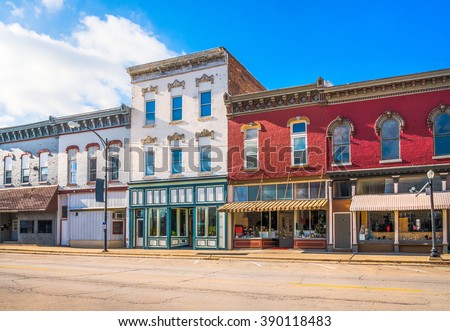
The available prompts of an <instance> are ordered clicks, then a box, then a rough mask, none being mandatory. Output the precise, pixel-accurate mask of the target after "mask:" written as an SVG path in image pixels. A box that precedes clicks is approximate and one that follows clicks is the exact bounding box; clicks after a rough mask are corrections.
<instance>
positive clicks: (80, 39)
mask: <svg viewBox="0 0 450 331" xmlns="http://www.w3.org/2000/svg"><path fill="white" fill-rule="evenodd" d="M0 40H2V42H1V43H0V72H1V73H2V74H1V75H0V86H2V88H1V89H0V100H1V101H0V127H4V126H8V125H15V124H23V123H29V122H32V121H40V120H44V119H47V118H48V116H49V115H53V116H61V115H68V114H75V113H79V112H84V111H91V110H96V109H104V108H109V107H115V106H119V105H120V104H121V103H122V102H126V103H129V98H130V86H129V80H130V78H129V77H128V74H127V73H126V70H125V68H126V66H129V65H135V64H139V63H145V62H150V61H155V60H161V59H164V58H168V57H172V56H175V55H178V54H177V53H175V52H173V51H170V50H169V49H167V47H166V46H165V45H164V44H163V43H161V42H160V41H159V40H158V39H157V38H156V37H154V36H153V35H151V34H149V33H146V32H145V31H144V30H143V29H142V28H140V27H139V26H138V25H136V24H134V23H133V22H131V21H129V20H127V19H125V18H118V17H114V16H107V17H106V19H105V20H101V19H99V18H98V17H93V16H89V17H86V18H84V19H83V20H82V21H81V25H80V27H79V29H78V30H77V31H75V32H74V33H73V34H72V36H71V38H69V39H68V40H56V39H52V38H51V37H49V36H47V35H43V34H38V33H36V32H34V31H31V30H27V29H25V28H24V27H22V26H21V25H19V24H11V25H5V24H3V23H2V22H0ZM12 118H14V121H12V120H11V119H12Z"/></svg>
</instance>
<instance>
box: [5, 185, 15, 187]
mask: <svg viewBox="0 0 450 331" xmlns="http://www.w3.org/2000/svg"><path fill="white" fill-rule="evenodd" d="M3 186H4V187H13V186H14V185H13V184H3Z"/></svg>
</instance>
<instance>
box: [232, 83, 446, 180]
mask: <svg viewBox="0 0 450 331" xmlns="http://www.w3.org/2000/svg"><path fill="white" fill-rule="evenodd" d="M441 103H444V104H447V105H449V104H450V91H439V92H430V93H421V94H412V95H406V96H398V97H390V98H381V99H374V100H367V101H359V102H350V103H344V104H337V105H328V106H317V105H315V106H309V107H299V108H294V109H284V110H277V111H271V112H261V113H255V114H249V115H241V116H238V117H235V118H231V119H230V120H229V121H228V130H229V132H228V137H229V138H228V143H229V155H228V156H229V158H228V168H229V176H230V178H231V180H252V179H261V177H262V176H263V177H264V178H266V179H267V178H285V177H287V176H288V173H291V175H290V176H291V177H292V178H294V177H305V176H320V175H325V174H326V171H327V169H326V168H327V167H326V166H325V165H328V170H329V171H334V170H338V169H337V168H334V167H333V168H332V167H331V153H332V151H331V147H332V146H331V139H328V138H326V129H327V127H328V125H329V124H330V122H332V121H333V120H334V119H335V118H336V117H338V116H343V117H346V118H348V119H350V120H351V121H352V122H353V124H354V126H355V135H354V136H353V137H352V138H351V162H352V165H351V166H346V168H347V169H349V170H356V169H367V168H383V167H398V166H412V165H426V164H439V163H449V162H450V158H449V159H442V160H433V159H432V157H433V152H434V149H433V134H432V132H431V131H429V129H428V127H427V116H428V114H429V113H430V112H431V111H432V110H433V109H434V108H436V107H437V106H439V105H440V104H441ZM386 110H390V111H393V112H397V113H399V114H400V115H402V116H403V118H404V119H405V129H404V130H403V132H402V133H401V135H400V137H401V138H400V139H401V142H400V157H401V159H402V162H398V163H387V164H386V163H384V164H382V163H380V152H381V150H380V140H379V137H378V136H377V135H376V134H375V130H374V126H375V122H376V120H377V119H378V117H379V116H380V115H382V114H383V113H384V112H385V111H386ZM296 116H306V117H308V118H309V120H310V125H308V134H307V139H308V148H309V153H308V163H309V166H308V167H305V168H292V167H291V148H290V146H291V141H290V128H289V127H288V126H287V122H288V120H289V119H291V118H294V117H296ZM249 122H258V123H260V124H261V131H260V132H259V162H260V170H259V171H256V172H245V171H244V170H243V169H244V168H243V165H244V161H243V147H244V134H243V133H242V132H241V127H242V125H243V124H248V123H249Z"/></svg>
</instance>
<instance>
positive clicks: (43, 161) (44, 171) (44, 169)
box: [39, 152, 49, 182]
mask: <svg viewBox="0 0 450 331" xmlns="http://www.w3.org/2000/svg"><path fill="white" fill-rule="evenodd" d="M48 154H49V153H48V152H42V153H41V154H40V155H39V181H40V182H46V181H47V180H48Z"/></svg>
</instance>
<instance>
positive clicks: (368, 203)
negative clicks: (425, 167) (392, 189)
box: [350, 192, 450, 211]
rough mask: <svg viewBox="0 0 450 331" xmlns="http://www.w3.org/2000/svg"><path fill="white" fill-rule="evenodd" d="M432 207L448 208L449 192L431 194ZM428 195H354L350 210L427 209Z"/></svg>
mask: <svg viewBox="0 0 450 331" xmlns="http://www.w3.org/2000/svg"><path fill="white" fill-rule="evenodd" d="M433 200H434V209H450V192H436V193H434V195H433ZM428 209H430V196H429V195H426V194H420V195H418V196H417V197H416V195H415V194H380V195H376V194H368V195H355V196H354V197H353V198H352V203H351V204H350V211H395V210H399V211H401V210H428Z"/></svg>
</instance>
